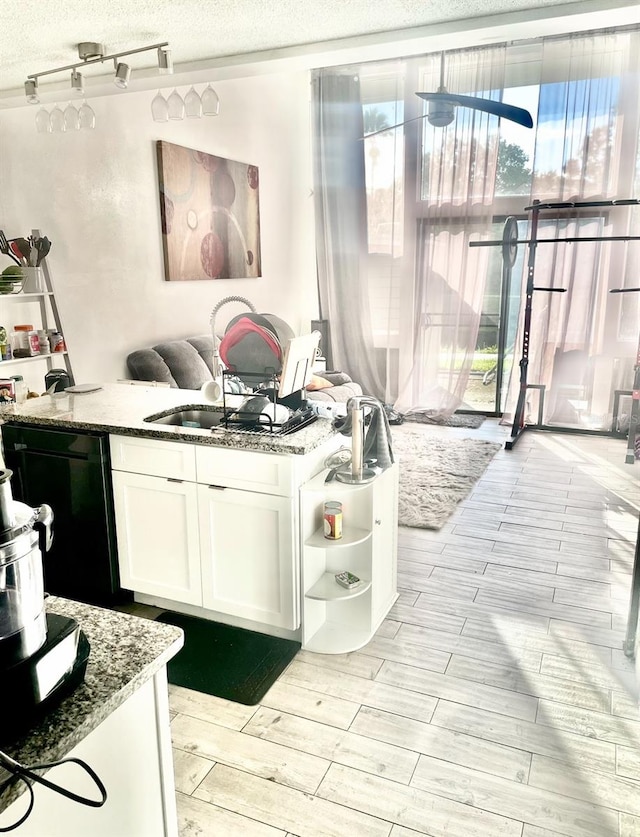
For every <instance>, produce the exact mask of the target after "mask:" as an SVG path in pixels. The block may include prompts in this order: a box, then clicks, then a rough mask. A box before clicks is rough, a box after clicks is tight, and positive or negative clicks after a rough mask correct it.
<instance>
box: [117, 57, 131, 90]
mask: <svg viewBox="0 0 640 837" xmlns="http://www.w3.org/2000/svg"><path fill="white" fill-rule="evenodd" d="M114 63H115V61H114ZM130 78H131V67H130V66H129V65H128V64H124V63H122V62H121V61H119V62H118V63H117V64H116V77H115V78H114V80H113V83H114V84H115V86H116V87H120V88H121V89H122V90H125V89H126V88H127V87H128V86H129V79H130Z"/></svg>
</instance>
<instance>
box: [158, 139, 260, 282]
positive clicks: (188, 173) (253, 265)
mask: <svg viewBox="0 0 640 837" xmlns="http://www.w3.org/2000/svg"><path fill="white" fill-rule="evenodd" d="M156 147H157V155H158V184H159V187H160V217H161V224H162V245H163V250H164V274H165V279H166V280H167V281H169V282H172V281H178V282H185V281H188V280H192V279H252V278H255V277H258V276H260V275H261V259H260V205H259V188H258V186H259V178H258V167H257V166H252V165H248V164H247V163H238V162H236V161H235V160H226V159H225V158H224V157H216V156H214V155H213V154H206V153H205V152H204V151H195V150H194V149H192V148H184V147H183V146H181V145H174V144H173V143H170V142H164V141H163V140H159V141H158V142H157V144H156Z"/></svg>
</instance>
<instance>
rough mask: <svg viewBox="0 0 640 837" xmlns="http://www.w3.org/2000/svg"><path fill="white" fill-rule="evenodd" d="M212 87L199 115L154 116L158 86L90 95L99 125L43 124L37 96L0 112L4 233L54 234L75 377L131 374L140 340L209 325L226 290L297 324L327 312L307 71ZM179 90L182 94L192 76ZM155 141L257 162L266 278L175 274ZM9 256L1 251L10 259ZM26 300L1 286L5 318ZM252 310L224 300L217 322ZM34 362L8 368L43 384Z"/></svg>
mask: <svg viewBox="0 0 640 837" xmlns="http://www.w3.org/2000/svg"><path fill="white" fill-rule="evenodd" d="M215 88H216V91H217V93H218V95H219V97H220V102H221V108H220V114H219V115H218V116H217V117H214V118H207V119H200V120H187V119H185V120H184V121H182V122H169V123H162V124H158V123H155V122H153V120H152V119H151V112H150V103H151V100H152V98H153V96H154V95H155V91H145V92H140V93H133V92H131V93H123V94H120V95H117V96H108V97H107V96H103V97H101V98H92V99H91V100H90V104H91V106H92V108H93V109H94V111H95V113H96V120H97V125H96V129H95V130H94V131H77V132H75V131H74V132H71V133H68V134H66V133H65V134H44V135H43V134H38V133H37V132H36V129H35V124H34V119H35V114H36V112H37V109H38V106H33V107H30V108H25V107H20V108H16V109H12V110H5V111H2V112H1V113H0V152H1V153H0V184H1V189H0V228H2V229H3V230H4V231H5V233H6V235H7V237H8V238H12V237H15V236H19V235H23V236H26V235H28V234H29V233H30V231H31V229H32V228H38V229H40V230H41V231H42V233H43V234H46V235H47V236H48V237H49V238H50V240H51V241H52V242H53V246H52V249H51V253H50V256H49V258H48V260H47V261H48V264H49V267H50V271H51V274H52V279H53V283H54V287H55V291H56V298H57V300H58V305H59V310H60V316H61V319H62V324H63V327H64V334H65V338H66V339H67V343H68V348H69V351H70V357H71V361H72V365H73V371H74V374H75V378H76V381H77V382H83V381H113V380H116V379H117V378H120V377H128V376H127V373H126V365H125V359H126V355H127V353H128V352H130V351H132V350H133V349H136V348H142V347H145V346H148V345H153V344H154V343H156V342H159V341H160V340H163V339H171V338H179V337H184V336H188V335H191V334H200V333H204V332H207V331H208V330H209V314H210V312H211V309H212V308H213V307H214V305H215V304H216V303H217V302H218V301H219V300H220V299H222V298H223V297H225V296H227V295H229V294H240V295H242V296H245V297H247V298H248V299H250V300H251V301H252V302H253V303H254V304H255V306H256V308H257V310H258V311H264V312H269V313H274V314H277V315H278V316H280V317H282V318H283V319H284V320H286V321H287V322H289V323H290V325H291V326H292V328H293V329H294V330H295V331H296V332H298V333H304V332H306V331H308V330H309V320H310V319H311V318H313V317H315V316H317V310H316V297H317V295H316V290H315V287H316V286H315V251H314V237H313V197H312V183H311V181H312V178H311V163H310V143H309V74H308V72H306V71H299V72H288V73H277V74H272V75H264V76H261V77H254V78H249V79H238V80H225V81H219V82H216V83H215ZM179 89H180V91H181V92H182V94H183V95H184V93H185V92H186V90H187V89H188V88H186V87H184V86H181V87H180V88H179ZM169 92H170V91H169V90H166V91H165V94H167V95H168V93H169ZM62 104H63V106H64V104H65V103H62ZM157 139H164V140H167V141H169V142H174V143H177V144H179V145H184V146H187V147H190V148H196V149H199V150H202V151H206V152H209V153H212V154H216V155H219V156H222V157H227V158H230V159H233V160H240V161H243V162H247V163H253V164H255V165H257V166H258V167H259V170H260V216H261V252H262V274H263V275H262V277H261V278H258V279H241V280H240V279H237V280H230V279H228V280H201V281H191V282H166V281H165V279H164V270H163V256H162V240H161V231H160V211H159V198H158V185H157V166H156V151H155V141H156V140H157ZM9 263H10V262H9V259H8V257H6V256H2V255H0V269H2V268H3V267H5V266H6V265H8V264H9ZM18 307H20V306H15V305H13V307H11V308H10V309H9V308H8V307H7V304H5V303H3V302H2V300H1V298H0V324H2V325H5V326H6V327H7V328H8V329H9V328H10V327H11V326H12V325H13V324H15V323H16V322H24V321H25V319H24V317H25V316H28V309H26V308H23V309H22V310H21V311H20V313H18V312H17V311H16V308H18ZM242 310H246V308H244V307H243V306H235V305H231V304H230V305H228V306H225V307H224V308H223V309H222V310H221V312H220V314H219V316H218V318H217V323H216V325H217V326H219V325H224V323H225V322H226V319H228V318H229V317H231V316H234V315H235V314H237V313H239V312H240V311H242ZM40 365H41V364H37V366H38V367H39V366H40ZM35 366H36V365H34V366H33V367H32V366H28V367H27V366H26V365H25V366H23V367H21V368H20V369H17V368H14V367H11V373H10V374H14V373H16V372H19V373H21V372H25V378H26V380H27V383H28V384H30V386H31V387H32V388H33V389H35V390H36V391H41V388H42V386H43V381H42V380H41V378H42V372H41V371H40V369H38V370H37V371H36V370H35ZM29 373H31V374H29ZM32 378H33V380H32Z"/></svg>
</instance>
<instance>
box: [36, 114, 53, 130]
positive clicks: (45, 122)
mask: <svg viewBox="0 0 640 837" xmlns="http://www.w3.org/2000/svg"><path fill="white" fill-rule="evenodd" d="M36 130H37V132H38V133H39V134H49V133H50V132H51V120H50V119H49V111H48V110H47V109H46V108H40V110H39V111H38V112H37V113H36Z"/></svg>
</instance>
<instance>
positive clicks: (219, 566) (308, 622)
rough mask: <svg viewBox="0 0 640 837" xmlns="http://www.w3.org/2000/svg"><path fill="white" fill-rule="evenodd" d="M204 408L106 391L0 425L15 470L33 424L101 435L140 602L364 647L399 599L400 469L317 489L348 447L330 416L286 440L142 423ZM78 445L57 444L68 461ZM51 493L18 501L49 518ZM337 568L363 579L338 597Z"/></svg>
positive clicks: (186, 398)
mask: <svg viewBox="0 0 640 837" xmlns="http://www.w3.org/2000/svg"><path fill="white" fill-rule="evenodd" d="M202 403H203V400H202V395H201V394H200V392H198V391H191V390H179V389H166V388H158V387H153V386H138V385H135V386H131V385H124V384H104V385H103V386H102V387H100V388H99V389H97V390H96V391H95V392H87V393H83V394H68V393H57V394H54V395H53V396H43V397H40V398H35V399H32V400H30V401H28V402H25V403H23V404H20V405H9V406H6V407H2V408H0V421H5V422H9V423H10V424H11V425H12V426H13V427H18V428H23V429H24V428H26V430H25V431H24V434H23V438H22V439H21V440H19V441H18V442H17V443H16V449H15V450H14V454H16V455H15V456H14V459H15V461H16V462H17V463H18V465H19V464H20V462H22V461H24V459H25V458H26V452H27V450H28V448H29V444H30V441H29V438H30V431H31V429H32V428H40V429H41V430H43V431H44V430H46V431H51V432H54V431H55V433H57V434H58V433H59V434H72V433H102V434H105V435H106V436H107V437H108V445H107V452H108V469H109V470H108V477H107V478H106V480H105V483H106V484H107V485H106V488H107V491H108V493H109V494H110V495H111V497H112V499H111V503H112V509H113V517H114V519H115V532H116V540H117V564H118V571H119V577H120V584H121V587H122V588H123V589H124V590H130V591H132V592H133V594H134V598H135V600H136V601H137V602H140V603H142V604H146V605H153V606H156V607H161V608H164V609H167V610H171V611H174V612H178V613H183V614H187V615H191V616H198V617H201V618H204V619H210V620H213V621H217V622H223V623H226V624H229V625H234V626H236V627H240V628H246V629H249V630H253V631H259V632H262V633H267V634H271V635H273V636H279V637H282V638H285V639H291V640H294V641H299V642H301V643H302V644H303V645H304V647H307V648H310V649H312V650H315V651H319V652H322V653H327V652H329V653H344V652H345V650H349V651H353V650H355V649H356V648H359V647H362V646H363V645H364V644H366V642H367V641H368V640H369V639H370V638H371V636H372V635H373V633H374V632H375V631H376V629H377V628H378V626H379V625H380V623H381V621H382V619H383V618H384V616H385V615H386V613H387V612H388V610H389V607H390V606H391V604H392V603H393V601H395V598H396V597H397V591H396V553H397V538H396V534H397V484H398V469H397V466H393V467H392V468H390V469H388V470H387V471H385V472H383V473H379V474H376V477H375V479H374V480H373V482H370V483H363V484H361V485H353V486H350V485H345V484H339V483H337V482H332V481H330V482H326V477H327V474H328V469H327V467H326V464H325V461H326V458H327V456H328V455H329V454H331V453H333V452H334V451H335V450H336V449H337V448H338V447H340V446H346V447H350V442H351V440H350V438H348V437H345V436H342V435H340V434H339V433H338V432H337V431H336V430H335V429H334V427H333V424H332V422H331V421H330V420H329V419H325V418H318V419H317V420H316V421H314V422H313V423H311V424H308V425H307V426H304V427H302V428H300V429H296V431H295V432H293V433H291V434H287V435H277V434H273V433H269V432H260V433H254V432H251V431H250V430H230V429H226V428H225V427H223V426H214V427H213V428H211V429H205V428H200V427H190V426H186V427H185V426H176V425H169V424H164V423H162V422H161V423H155V422H153V421H148V420H147V421H145V419H149V418H158V417H160V418H162V417H164V416H166V415H168V414H169V413H170V412H171V411H172V410H174V409H175V408H176V407H184V408H197V407H198V406H199V405H202ZM209 406H211V405H209ZM216 406H217V405H216ZM219 409H220V410H221V409H222V407H221V406H220V407H219ZM27 430H29V433H28V432H27ZM81 442H82V440H80V439H77V440H76V439H74V438H71V437H69V438H67V439H65V440H61V441H60V443H59V446H60V447H62V446H64V447H65V449H68V450H69V453H70V455H72V456H73V455H75V453H76V452H77V451H78V449H79V448H80V446H81ZM6 453H7V451H5V454H6ZM47 461H48V460H47ZM42 462H43V463H44V464H43V465H42V468H41V470H40V471H38V474H41V475H42V478H41V479H40V480H36V481H37V482H42V483H44V482H46V474H45V465H46V463H45V458H44V457H43V459H42ZM9 467H13V466H12V465H10V466H9ZM23 470H25V471H27V470H28V467H27V466H26V465H25V467H24V469H23ZM34 471H35V466H34ZM18 482H20V483H24V482H25V479H24V475H22V474H21V475H20V479H19V480H18ZM68 493H70V492H68ZM54 494H55V492H52V495H51V497H50V498H49V497H48V495H45V494H43V495H42V497H41V499H37V498H35V497H33V498H31V499H29V498H27V502H29V503H30V504H31V505H37V504H38V503H40V502H45V503H49V505H51V506H52V508H53V511H54V515H55V513H56V505H55V496H54ZM81 494H82V492H81V491H78V489H76V491H75V496H77V495H81ZM336 499H338V500H340V501H341V502H343V506H344V514H345V533H346V534H345V537H344V538H342V539H340V540H339V541H338V542H336V543H333V544H331V543H330V542H327V540H326V539H325V538H324V535H323V506H324V502H325V501H327V500H336ZM54 529H55V521H54ZM45 569H46V568H45ZM343 570H348V571H350V572H352V573H353V574H355V575H356V576H357V577H358V578H359V579H360V580H361V582H362V583H361V584H359V585H358V587H357V588H356V589H353V590H349V591H347V592H346V594H345V591H344V588H342V587H340V586H339V584H338V582H337V581H336V580H335V575H336V573H338V572H340V571H343ZM90 572H91V567H90V566H86V567H85V566H84V565H83V567H82V568H81V573H82V574H83V575H84V574H88V573H90ZM45 576H46V571H45ZM75 598H81V597H80V596H78V595H76V596H75Z"/></svg>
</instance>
